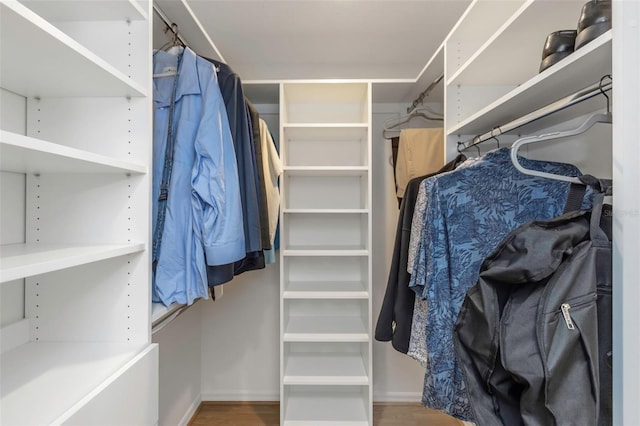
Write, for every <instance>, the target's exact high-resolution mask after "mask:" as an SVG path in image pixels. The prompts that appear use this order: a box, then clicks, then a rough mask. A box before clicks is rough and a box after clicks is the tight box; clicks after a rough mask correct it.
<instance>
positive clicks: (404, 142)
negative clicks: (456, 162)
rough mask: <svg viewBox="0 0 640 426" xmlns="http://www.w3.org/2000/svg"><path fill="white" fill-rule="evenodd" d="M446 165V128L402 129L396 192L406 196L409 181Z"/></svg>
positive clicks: (400, 196)
mask: <svg viewBox="0 0 640 426" xmlns="http://www.w3.org/2000/svg"><path fill="white" fill-rule="evenodd" d="M443 166H444V129H443V128H441V127H440V128H433V129H402V130H401V131H400V140H399V143H398V158H397V163H396V166H395V171H396V174H395V176H396V194H397V196H398V198H403V197H404V192H405V189H406V187H407V183H409V181H410V180H411V179H413V178H415V177H418V176H423V175H426V174H430V173H435V172H437V171H438V170H440V169H441V168H442V167H443Z"/></svg>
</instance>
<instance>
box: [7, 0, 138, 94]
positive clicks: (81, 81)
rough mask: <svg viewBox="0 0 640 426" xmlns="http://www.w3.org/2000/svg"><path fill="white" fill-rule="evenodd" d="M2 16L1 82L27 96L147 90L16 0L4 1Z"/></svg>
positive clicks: (125, 92)
mask: <svg viewBox="0 0 640 426" xmlns="http://www.w3.org/2000/svg"><path fill="white" fill-rule="evenodd" d="M70 3H77V2H70ZM0 19H1V25H0V27H1V28H2V29H1V34H0V36H1V37H0V40H1V41H0V50H1V51H2V65H1V68H0V87H2V88H4V89H7V90H10V91H12V92H15V93H18V94H20V95H23V96H26V97H44V96H61V97H69V96H122V97H127V96H132V97H140V96H145V95H146V89H145V88H144V87H143V86H141V85H139V84H137V83H135V82H134V81H133V80H131V79H130V78H129V77H127V76H126V75H125V74H123V73H122V72H120V71H118V70H117V69H116V68H115V67H113V66H112V65H111V64H109V63H107V62H106V61H104V60H103V59H101V58H99V57H98V56H97V55H95V54H94V53H93V52H91V51H90V50H89V49H87V48H85V47H84V46H82V45H81V44H80V43H78V42H77V41H75V40H73V39H72V38H71V37H69V36H68V35H66V34H64V33H63V32H62V31H60V30H59V29H57V28H56V27H54V26H53V25H51V24H50V23H49V22H47V21H45V20H44V19H43V18H42V17H40V16H38V15H37V14H36V13H34V12H33V11H31V10H29V9H28V8H27V7H25V6H24V5H22V4H20V3H18V2H17V1H8V0H3V1H2V3H1V4H0ZM16 40H19V42H16ZM16 64H20V66H16Z"/></svg>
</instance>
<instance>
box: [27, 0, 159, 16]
mask: <svg viewBox="0 0 640 426" xmlns="http://www.w3.org/2000/svg"><path fill="white" fill-rule="evenodd" d="M20 3H22V4H24V5H26V6H27V7H28V8H29V9H31V10H33V11H34V12H35V13H37V14H38V15H40V16H42V17H43V18H44V19H46V20H47V21H101V20H103V21H127V20H130V21H139V20H144V19H146V17H147V13H146V11H145V10H144V9H143V7H142V5H141V4H140V3H138V2H137V1H135V0H91V1H77V0H53V1H47V0H20Z"/></svg>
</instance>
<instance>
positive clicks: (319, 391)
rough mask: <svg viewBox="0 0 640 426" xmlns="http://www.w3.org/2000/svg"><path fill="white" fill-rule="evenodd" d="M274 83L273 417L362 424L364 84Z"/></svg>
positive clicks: (366, 420) (294, 425)
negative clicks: (277, 242)
mask: <svg viewBox="0 0 640 426" xmlns="http://www.w3.org/2000/svg"><path fill="white" fill-rule="evenodd" d="M280 90H281V92H280V99H281V103H280V117H281V122H282V124H281V130H280V131H281V134H280V135H281V137H280V140H281V152H282V158H283V162H284V176H283V178H282V181H281V193H282V213H281V247H280V248H281V307H280V308H281V310H280V311H281V343H280V344H281V348H280V349H281V423H282V424H283V425H284V426H303V425H350V426H356V425H358V426H364V425H371V424H372V381H371V372H372V364H371V335H370V330H371V168H370V167H371V84H369V83H354V82H321V81H317V82H291V83H282V84H281V86H280Z"/></svg>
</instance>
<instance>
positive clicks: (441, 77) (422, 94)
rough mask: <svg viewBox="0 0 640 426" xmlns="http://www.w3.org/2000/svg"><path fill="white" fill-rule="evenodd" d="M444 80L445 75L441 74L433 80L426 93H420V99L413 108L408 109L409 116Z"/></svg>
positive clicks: (414, 102) (413, 104)
mask: <svg viewBox="0 0 640 426" xmlns="http://www.w3.org/2000/svg"><path fill="white" fill-rule="evenodd" d="M443 78H444V74H440V75H439V76H438V77H437V78H436V79H435V80H433V82H431V84H430V85H429V87H427V88H426V89H424V91H423V92H422V93H420V94H419V95H418V97H417V98H416V99H415V100H414V101H413V103H412V104H411V106H410V107H409V108H407V114H411V111H413V110H414V109H416V108H417V107H418V105H421V104H422V101H424V98H425V97H426V96H427V95H428V94H429V93H430V92H431V91H432V90H433V88H434V87H436V86H437V85H438V83H440V82H441V81H442V79H443Z"/></svg>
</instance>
